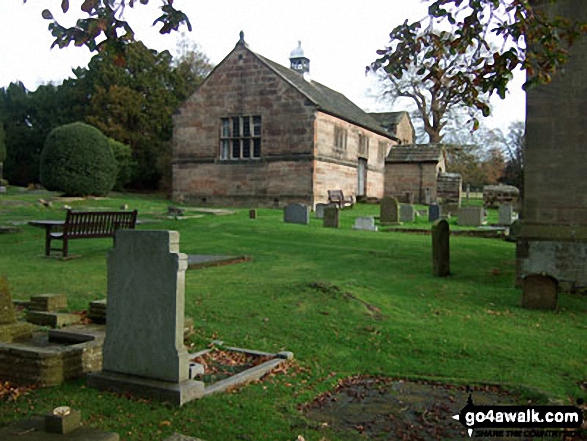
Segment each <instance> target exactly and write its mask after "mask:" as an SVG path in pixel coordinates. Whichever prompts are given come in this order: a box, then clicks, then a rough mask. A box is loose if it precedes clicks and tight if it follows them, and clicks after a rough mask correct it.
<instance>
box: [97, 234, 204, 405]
mask: <svg viewBox="0 0 587 441" xmlns="http://www.w3.org/2000/svg"><path fill="white" fill-rule="evenodd" d="M186 269H187V255H186V254H183V253H180V252H179V233H178V232H177V231H163V230H161V231H155V230H151V231H145V230H119V231H117V232H116V245H115V247H114V248H113V249H112V250H111V251H110V252H109V253H108V303H107V314H108V320H107V321H106V339H105V341H104V352H103V371H102V372H99V373H96V374H92V375H90V376H89V378H88V383H89V385H90V386H92V387H97V388H99V389H114V390H116V391H119V392H132V393H135V394H137V395H141V396H146V397H150V398H155V399H159V400H162V401H170V402H172V403H173V404H176V405H179V406H181V405H183V404H185V403H187V402H188V401H191V400H194V399H196V398H200V397H201V396H202V395H203V392H204V383H202V382H200V381H194V380H191V379H190V378H189V360H188V353H187V350H186V348H185V346H184V344H183V333H184V308H185V271H186Z"/></svg>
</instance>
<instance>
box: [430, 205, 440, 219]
mask: <svg viewBox="0 0 587 441" xmlns="http://www.w3.org/2000/svg"><path fill="white" fill-rule="evenodd" d="M438 219H440V205H438V204H432V205H430V206H428V222H434V221H437V220H438Z"/></svg>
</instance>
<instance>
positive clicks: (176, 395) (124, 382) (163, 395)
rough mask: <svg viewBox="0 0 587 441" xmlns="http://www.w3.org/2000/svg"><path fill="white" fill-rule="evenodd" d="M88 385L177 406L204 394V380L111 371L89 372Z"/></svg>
mask: <svg viewBox="0 0 587 441" xmlns="http://www.w3.org/2000/svg"><path fill="white" fill-rule="evenodd" d="M88 386H90V387H93V388H96V389H101V390H110V391H114V392H119V393H131V394H133V395H136V396H140V397H142V398H150V399H154V400H157V401H168V402H170V403H171V404H174V405H176V406H183V405H184V404H185V403H188V402H190V401H193V400H196V399H198V398H201V397H202V396H203V395H204V383H203V382H202V381H195V380H185V381H181V382H179V383H171V382H167V381H161V380H154V379H151V378H143V377H137V376H134V375H126V374H121V373H118V372H110V371H101V372H95V373H92V374H89V375H88Z"/></svg>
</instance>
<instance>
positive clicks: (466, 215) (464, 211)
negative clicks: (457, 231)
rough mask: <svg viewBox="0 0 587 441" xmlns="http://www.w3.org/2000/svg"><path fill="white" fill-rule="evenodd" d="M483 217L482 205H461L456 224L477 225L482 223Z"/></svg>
mask: <svg viewBox="0 0 587 441" xmlns="http://www.w3.org/2000/svg"><path fill="white" fill-rule="evenodd" d="M484 218H485V215H484V210H483V207H461V208H459V214H458V219H457V224H458V225H460V226H464V227H479V226H481V225H483V222H484Z"/></svg>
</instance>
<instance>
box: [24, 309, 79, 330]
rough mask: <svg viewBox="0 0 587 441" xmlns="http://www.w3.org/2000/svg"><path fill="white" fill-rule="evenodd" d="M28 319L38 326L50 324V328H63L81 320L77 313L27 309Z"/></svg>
mask: <svg viewBox="0 0 587 441" xmlns="http://www.w3.org/2000/svg"><path fill="white" fill-rule="evenodd" d="M26 320H27V322H29V323H33V324H35V325H38V326H49V327H50V328H62V327H64V326H69V325H74V324H76V323H79V322H80V316H79V315H77V314H67V313H64V312H44V311H27V314H26Z"/></svg>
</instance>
